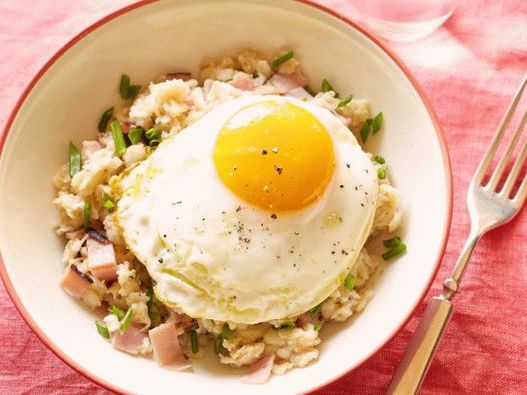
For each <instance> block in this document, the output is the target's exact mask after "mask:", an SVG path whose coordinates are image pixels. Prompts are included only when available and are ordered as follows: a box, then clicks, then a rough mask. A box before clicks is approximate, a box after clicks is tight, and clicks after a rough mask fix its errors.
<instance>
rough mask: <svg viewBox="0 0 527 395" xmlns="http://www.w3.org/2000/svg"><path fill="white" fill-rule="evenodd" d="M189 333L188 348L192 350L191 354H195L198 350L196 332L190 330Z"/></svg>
mask: <svg viewBox="0 0 527 395" xmlns="http://www.w3.org/2000/svg"><path fill="white" fill-rule="evenodd" d="M189 335H190V349H191V350H192V353H193V354H196V353H197V352H198V351H199V343H198V334H197V333H196V331H195V330H191V331H190V332H189Z"/></svg>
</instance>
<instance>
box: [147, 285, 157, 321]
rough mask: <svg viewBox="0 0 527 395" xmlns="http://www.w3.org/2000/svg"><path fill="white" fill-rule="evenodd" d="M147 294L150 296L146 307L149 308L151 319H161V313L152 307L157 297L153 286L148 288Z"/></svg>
mask: <svg viewBox="0 0 527 395" xmlns="http://www.w3.org/2000/svg"><path fill="white" fill-rule="evenodd" d="M146 296H147V297H148V300H147V302H146V307H147V308H148V317H149V318H150V320H151V321H157V320H158V319H159V313H158V312H157V311H156V310H153V309H152V307H153V305H154V298H155V295H154V291H153V289H152V288H148V289H147V291H146Z"/></svg>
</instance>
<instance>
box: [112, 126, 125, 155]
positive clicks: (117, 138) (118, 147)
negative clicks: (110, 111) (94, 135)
mask: <svg viewBox="0 0 527 395" xmlns="http://www.w3.org/2000/svg"><path fill="white" fill-rule="evenodd" d="M110 126H111V128H112V136H113V142H114V144H115V154H116V155H117V156H121V155H122V154H124V151H126V143H125V141H124V136H123V131H122V130H121V123H120V122H119V121H113V122H112V124H111V125H110Z"/></svg>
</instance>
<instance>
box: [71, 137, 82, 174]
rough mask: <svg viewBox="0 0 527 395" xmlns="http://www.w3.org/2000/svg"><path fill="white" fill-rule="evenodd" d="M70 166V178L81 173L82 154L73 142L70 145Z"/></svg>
mask: <svg viewBox="0 0 527 395" xmlns="http://www.w3.org/2000/svg"><path fill="white" fill-rule="evenodd" d="M69 157H70V160H69V165H70V178H73V176H74V175H75V174H76V173H78V172H79V171H81V152H80V150H79V149H78V148H77V146H76V145H75V144H73V142H71V141H70V144H69Z"/></svg>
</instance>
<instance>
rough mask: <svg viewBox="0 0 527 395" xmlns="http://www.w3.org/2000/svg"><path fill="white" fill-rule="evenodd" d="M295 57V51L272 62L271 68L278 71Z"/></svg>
mask: <svg viewBox="0 0 527 395" xmlns="http://www.w3.org/2000/svg"><path fill="white" fill-rule="evenodd" d="M293 55H294V54H293V51H289V52H288V53H286V54H285V55H282V56H280V57H279V58H276V59H275V60H273V61H272V63H271V67H272V68H273V70H276V69H277V68H278V67H280V65H282V64H284V63H285V62H287V61H288V60H289V59H291V58H293Z"/></svg>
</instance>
